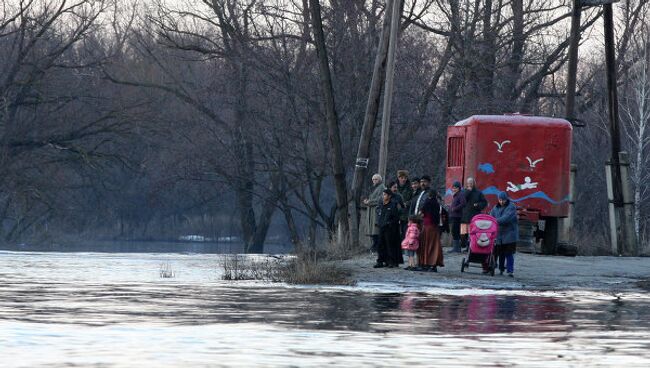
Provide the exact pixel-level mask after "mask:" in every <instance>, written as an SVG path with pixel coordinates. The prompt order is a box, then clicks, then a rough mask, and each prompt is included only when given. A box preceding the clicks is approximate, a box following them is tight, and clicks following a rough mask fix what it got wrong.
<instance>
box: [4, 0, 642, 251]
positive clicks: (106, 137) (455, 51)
mask: <svg viewBox="0 0 650 368" xmlns="http://www.w3.org/2000/svg"><path fill="white" fill-rule="evenodd" d="M392 1H393V0H387V1H382V0H330V1H320V2H319V1H318V0H195V1H185V0H176V1H171V0H140V1H123V0H3V1H2V3H1V5H0V217H1V219H2V226H0V243H1V242H4V243H8V244H16V243H37V242H66V241H67V242H72V241H85V240H89V239H114V240H164V239H178V238H179V236H183V235H187V234H197V235H201V236H204V237H206V238H211V239H216V238H232V237H237V238H238V239H241V241H242V242H243V243H244V246H245V250H246V251H247V252H263V251H264V245H265V243H268V242H272V241H275V242H285V243H287V244H292V245H293V247H295V248H296V249H298V248H302V247H315V246H318V245H319V244H322V243H324V242H327V241H329V240H330V239H331V238H333V237H337V235H336V234H337V231H338V230H339V229H340V230H341V231H340V232H339V233H343V234H345V235H343V238H346V239H347V241H348V242H350V243H351V244H352V246H354V243H356V242H355V241H354V240H353V238H354V237H352V236H347V235H346V234H348V233H354V232H355V231H356V230H357V228H356V227H357V226H358V223H357V222H356V221H355V218H356V217H357V216H358V213H359V212H358V209H359V204H360V198H361V197H362V196H364V195H366V192H367V189H368V187H369V185H370V184H369V181H370V180H369V179H370V177H371V176H372V174H374V172H375V171H376V168H377V164H378V152H379V135H380V130H381V111H382V109H381V101H382V99H381V94H382V86H383V79H384V78H385V52H386V51H385V49H386V42H387V39H388V36H387V29H388V28H387V24H386V23H387V22H389V21H390V14H387V12H386V7H387V5H386V3H387V2H389V3H392ZM394 1H400V0H394ZM571 4H572V1H571V0H476V1H474V0H472V1H470V0H405V1H404V2H403V3H402V12H401V18H400V27H399V29H398V40H399V41H398V44H397V61H396V69H395V90H394V96H393V104H392V116H391V124H392V126H391V130H390V145H389V148H388V173H390V176H392V177H394V173H395V172H396V171H397V170H398V169H408V170H409V171H410V172H411V173H413V174H415V175H424V174H427V175H431V176H432V177H433V180H434V184H435V186H436V187H437V188H439V189H440V190H441V191H443V186H444V167H445V155H446V153H445V150H446V146H445V135H446V127H447V126H448V125H450V124H453V123H454V122H456V121H458V120H461V119H464V118H466V117H468V116H470V115H472V114H504V113H510V112H520V113H525V114H534V115H544V116H558V117H563V116H564V98H565V89H566V88H565V85H566V83H565V80H566V74H567V71H566V63H567V59H568V56H567V49H568V45H569V24H570V14H571ZM614 9H615V10H614V12H615V13H614V15H615V27H616V43H617V46H616V51H617V70H618V82H619V85H618V88H619V89H618V93H619V96H620V97H619V101H620V114H621V124H622V127H623V132H624V134H623V136H622V139H623V146H624V148H625V149H626V150H627V151H628V152H629V153H630V159H631V161H632V167H631V181H632V187H633V190H634V194H635V204H636V212H635V230H636V231H637V234H638V235H639V238H640V239H641V244H643V245H646V246H647V244H648V243H650V185H649V184H648V183H649V181H650V3H648V2H647V1H645V0H621V1H620V2H618V3H616V4H615V5H614ZM600 12H601V10H600V8H598V7H594V8H588V9H586V10H585V11H584V12H583V15H582V20H581V22H582V38H581V48H580V64H579V68H578V75H577V80H578V88H577V90H578V95H577V97H576V103H577V105H576V116H577V117H578V119H579V122H580V123H581V124H580V125H584V126H580V127H575V128H574V151H573V161H574V163H576V164H577V167H578V174H577V185H576V188H577V193H576V197H575V202H576V226H575V229H574V234H573V236H574V238H575V240H576V242H577V243H578V245H579V249H581V252H583V254H587V253H594V254H598V253H600V254H602V253H606V252H608V249H609V246H608V244H607V243H608V219H607V205H608V203H607V197H606V186H605V169H604V164H605V161H606V160H607V159H608V153H609V148H608V147H609V140H608V130H607V92H606V86H605V83H606V82H605V77H606V76H605V68H604V63H605V59H604V56H603V55H604V51H603V45H602V44H603V41H602V18H601V17H600V15H601V13H600ZM364 152H367V156H365V157H369V167H368V169H367V170H364V169H362V168H361V169H358V170H356V171H355V163H356V159H357V157H364V156H363V153H364ZM479 185H480V183H479Z"/></svg>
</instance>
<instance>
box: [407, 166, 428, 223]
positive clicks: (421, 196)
mask: <svg viewBox="0 0 650 368" xmlns="http://www.w3.org/2000/svg"><path fill="white" fill-rule="evenodd" d="M429 185H431V177H430V176H428V175H424V176H423V177H422V178H420V187H419V188H418V189H417V190H416V192H415V195H414V196H413V198H412V199H411V206H410V208H409V215H417V214H419V213H420V209H422V205H424V202H425V201H426V199H427V192H428V191H429Z"/></svg>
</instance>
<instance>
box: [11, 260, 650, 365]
mask: <svg viewBox="0 0 650 368" xmlns="http://www.w3.org/2000/svg"><path fill="white" fill-rule="evenodd" d="M220 260H221V258H220V256H218V255H178V254H105V253H104V254H100V253H30V252H0V352H2V354H0V366H2V367H76V366H81V367H87V366H90V367H134V366H137V367H219V366H254V365H256V366H296V367H305V366H313V367H320V366H323V365H345V366H350V367H353V366H385V367H396V366H433V365H443V366H452V365H464V366H477V365H481V366H513V365H526V366H544V367H553V366H557V367H565V366H612V365H617V366H626V367H630V366H643V367H648V366H650V297H649V296H648V295H646V294H644V293H626V294H619V295H618V297H619V298H617V297H615V296H613V295H608V294H602V293H597V292H589V291H574V292H553V293H552V292H530V291H517V290H480V289H466V288H465V289H458V288H449V289H444V288H440V287H439V286H437V287H435V288H433V287H432V288H430V289H428V288H426V287H421V286H420V287H419V288H409V287H403V286H402V287H400V288H395V287H393V286H392V285H377V284H374V285H372V287H369V286H367V285H358V286H356V287H341V288H317V287H288V286H285V285H282V284H264V283H253V282H237V283H232V282H226V281H222V280H221V279H220V274H219V273H220V266H219V265H220ZM161 264H164V265H169V266H171V268H172V269H173V270H174V272H176V277H175V278H165V279H163V278H160V275H159V271H160V267H161ZM432 280H435V275H432Z"/></svg>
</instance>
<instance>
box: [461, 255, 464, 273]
mask: <svg viewBox="0 0 650 368" xmlns="http://www.w3.org/2000/svg"><path fill="white" fill-rule="evenodd" d="M460 272H465V258H463V260H462V261H461V262H460Z"/></svg>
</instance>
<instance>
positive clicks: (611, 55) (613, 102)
mask: <svg viewBox="0 0 650 368" xmlns="http://www.w3.org/2000/svg"><path fill="white" fill-rule="evenodd" d="M603 24H604V29H605V67H606V70H607V97H608V98H607V102H608V107H609V109H608V110H609V114H608V117H609V136H610V140H611V155H610V163H611V165H612V170H611V175H612V199H613V202H614V203H613V204H614V212H615V214H614V219H613V220H614V221H616V226H615V228H616V232H617V244H616V245H614V244H612V247H614V246H616V247H617V249H618V253H619V254H622V253H624V249H622V248H623V247H624V244H626V243H627V241H626V239H625V235H626V234H625V231H623V230H622V229H625V228H626V227H625V224H624V222H625V215H624V208H623V190H622V187H623V180H622V178H621V169H620V163H619V157H618V153H619V152H620V151H621V133H620V128H619V120H618V94H617V86H616V51H615V44H614V15H613V10H612V4H604V5H603ZM610 216H611V211H610ZM619 221H620V222H619ZM611 222H612V219H610V223H611Z"/></svg>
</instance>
